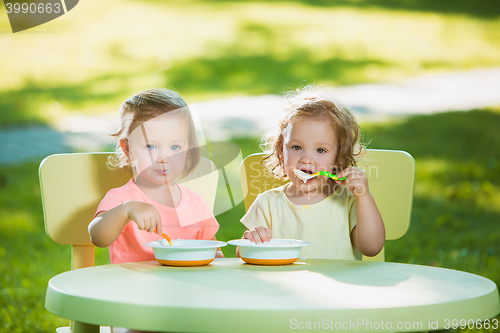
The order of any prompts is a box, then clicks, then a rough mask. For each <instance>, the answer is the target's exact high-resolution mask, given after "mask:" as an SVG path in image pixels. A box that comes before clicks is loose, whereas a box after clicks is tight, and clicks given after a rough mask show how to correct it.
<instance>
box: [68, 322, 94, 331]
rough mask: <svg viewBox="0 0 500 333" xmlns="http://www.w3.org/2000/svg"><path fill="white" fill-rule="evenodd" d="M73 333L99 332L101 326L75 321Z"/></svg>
mask: <svg viewBox="0 0 500 333" xmlns="http://www.w3.org/2000/svg"><path fill="white" fill-rule="evenodd" d="M73 333H99V326H98V325H91V324H85V323H81V322H78V321H75V322H73Z"/></svg>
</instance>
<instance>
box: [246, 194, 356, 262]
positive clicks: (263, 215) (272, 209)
mask: <svg viewBox="0 0 500 333" xmlns="http://www.w3.org/2000/svg"><path fill="white" fill-rule="evenodd" d="M286 186H288V184H286V185H284V186H281V187H278V188H275V189H272V190H269V191H266V192H264V193H261V194H259V196H258V197H257V198H256V199H255V201H254V203H253V204H252V206H251V207H250V209H249V210H248V212H247V213H246V214H245V216H243V218H242V219H241V223H243V224H244V225H245V226H246V227H247V228H248V229H253V228H256V227H258V226H263V227H268V228H271V229H272V231H273V234H272V237H273V238H290V239H301V240H304V241H309V242H311V243H312V244H311V245H309V246H306V247H303V248H302V250H301V253H300V257H301V258H323V259H351V260H352V259H356V257H359V252H357V251H356V250H355V248H354V246H353V245H352V243H351V231H352V229H353V228H354V226H355V225H356V198H355V197H354V196H353V195H352V193H351V192H350V191H349V189H348V188H347V187H346V186H341V185H337V187H336V189H335V191H334V192H333V193H332V194H330V195H329V196H328V197H327V198H325V199H323V200H322V201H320V202H318V203H315V204H312V205H295V204H293V203H292V202H290V200H289V199H288V198H287V197H286V195H285V192H284V190H285V187H286Z"/></svg>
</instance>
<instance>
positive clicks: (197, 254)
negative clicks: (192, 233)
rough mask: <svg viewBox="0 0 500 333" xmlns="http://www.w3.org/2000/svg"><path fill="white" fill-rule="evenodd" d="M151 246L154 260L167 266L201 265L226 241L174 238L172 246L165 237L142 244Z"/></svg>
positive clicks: (207, 262) (208, 260)
mask: <svg viewBox="0 0 500 333" xmlns="http://www.w3.org/2000/svg"><path fill="white" fill-rule="evenodd" d="M143 245H145V246H149V247H152V248H153V251H154V254H155V258H156V260H157V261H158V262H159V263H161V264H162V265H168V266H202V265H208V264H209V263H211V262H212V261H213V260H214V258H215V253H216V252H217V248H218V247H223V246H226V245H227V243H226V242H219V241H211V240H197V239H175V240H172V246H170V245H169V244H168V241H167V240H165V239H159V240H157V241H154V242H149V243H145V244H143Z"/></svg>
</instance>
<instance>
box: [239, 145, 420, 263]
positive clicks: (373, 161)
mask: <svg viewBox="0 0 500 333" xmlns="http://www.w3.org/2000/svg"><path fill="white" fill-rule="evenodd" d="M264 156H265V155H264V154H263V153H258V154H252V155H250V156H248V157H246V158H245V159H244V160H243V163H242V164H241V167H240V179H241V182H242V185H243V194H244V202H245V209H246V210H247V211H248V209H249V208H250V206H251V205H252V203H253V202H254V200H255V198H256V197H257V195H259V194H260V193H262V192H264V191H267V190H269V189H272V188H276V187H279V186H282V185H284V184H286V183H287V182H288V181H281V180H277V179H275V178H273V177H272V176H271V175H269V174H268V173H267V172H265V171H264V170H263V169H262V165H261V161H262V158H263V157H264ZM358 167H359V168H362V169H363V170H365V172H366V174H367V176H368V184H369V187H370V192H371V193H372V194H373V197H374V198H375V202H376V203H377V206H378V209H379V211H380V214H381V215H382V218H383V220H384V224H385V229H386V240H395V239H398V238H401V237H403V235H404V234H406V232H407V231H408V228H409V227H410V218H411V210H412V203H413V187H414V183H415V171H416V165H415V160H414V159H413V157H412V156H411V155H410V154H408V153H407V152H404V151H400V150H379V149H367V151H366V154H365V155H364V156H363V157H362V159H361V160H360V161H359V163H358ZM362 260H368V261H384V260H385V251H384V249H382V251H381V252H380V253H379V254H378V255H376V256H375V257H365V256H363V259H362Z"/></svg>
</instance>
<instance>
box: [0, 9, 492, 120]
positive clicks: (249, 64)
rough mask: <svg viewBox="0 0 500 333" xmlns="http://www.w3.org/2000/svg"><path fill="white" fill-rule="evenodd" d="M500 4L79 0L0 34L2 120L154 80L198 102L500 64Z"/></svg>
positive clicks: (98, 106) (93, 104)
mask: <svg viewBox="0 0 500 333" xmlns="http://www.w3.org/2000/svg"><path fill="white" fill-rule="evenodd" d="M499 15H500V2H498V1H495V0H477V1H467V0H460V1H453V0H440V1H430V0H425V1H415V0H401V1H394V0H370V1H358V0H342V1H325V0H304V1H208V0H190V1H173V0H171V1H147V2H145V1H142V0H135V1H133V0H128V1H122V0H109V1H105V2H102V1H97V0H88V1H81V2H79V4H78V6H77V7H75V9H74V10H72V11H71V12H70V13H69V14H68V15H65V16H63V17H61V18H58V19H57V20H54V21H51V22H49V23H47V24H45V25H42V26H39V27H36V28H33V29H31V30H29V31H27V32H21V33H17V34H8V33H4V34H0V50H2V51H3V52H1V53H0V54H1V55H2V62H1V64H0V77H1V78H2V79H1V80H0V111H1V112H0V127H6V126H14V125H16V126H20V125H26V124H27V123H36V122H42V123H46V122H49V123H52V122H57V120H58V117H60V116H61V115H66V114H68V113H75V112H77V113H100V112H105V111H108V112H112V111H114V110H116V109H117V108H118V106H119V105H120V104H121V102H123V100H125V99H126V98H128V97H129V96H130V95H131V94H133V93H134V92H138V91H140V90H144V89H147V88H151V87H159V86H163V87H167V88H173V89H176V90H177V91H179V92H180V93H181V94H182V96H184V97H185V98H186V99H187V101H188V102H189V103H190V104H193V103H197V102H199V101H202V100H212V99H216V98H221V97H227V96H235V95H242V94H246V95H248V94H250V95H259V94H279V93H280V92H283V91H284V90H289V89H293V88H296V87H298V86H300V85H303V84H306V83H315V84H325V85H333V86H344V85H350V84H358V83H363V82H387V81H392V80H398V79H403V78H406V77H411V76H417V75H424V74H434V73H441V72H448V71H456V70H468V69H475V68H484V67H493V66H500V43H499V42H498V41H499V40H500V21H499V20H498V16H499ZM8 24H9V23H8V20H7V15H6V14H5V12H3V11H0V31H9V25H8Z"/></svg>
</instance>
